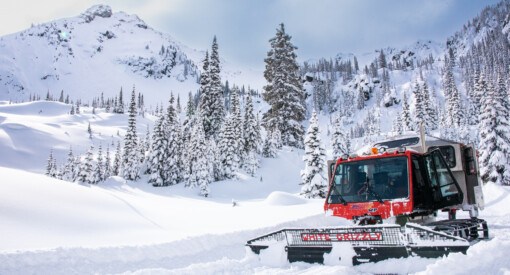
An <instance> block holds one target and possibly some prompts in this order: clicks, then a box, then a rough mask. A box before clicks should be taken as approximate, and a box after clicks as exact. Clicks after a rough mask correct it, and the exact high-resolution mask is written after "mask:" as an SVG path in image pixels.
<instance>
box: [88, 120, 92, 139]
mask: <svg viewBox="0 0 510 275" xmlns="http://www.w3.org/2000/svg"><path fill="white" fill-rule="evenodd" d="M87 133H89V138H90V139H92V128H91V127H90V122H89V126H88V127H87Z"/></svg>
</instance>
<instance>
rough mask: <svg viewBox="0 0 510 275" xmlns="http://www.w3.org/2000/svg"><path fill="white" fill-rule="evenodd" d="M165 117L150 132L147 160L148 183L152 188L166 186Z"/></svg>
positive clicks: (166, 145)
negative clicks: (150, 140) (150, 139)
mask: <svg viewBox="0 0 510 275" xmlns="http://www.w3.org/2000/svg"><path fill="white" fill-rule="evenodd" d="M164 122H165V117H164V116H163V115H161V117H160V118H159V119H158V120H157V121H156V123H155V124H154V130H153V131H152V142H151V150H150V154H149V159H148V170H149V175H150V178H149V183H152V185H153V186H165V185H168V180H167V178H166V177H167V173H166V172H165V164H166V161H167V160H168V141H167V139H166V134H165V130H164V127H163V125H164Z"/></svg>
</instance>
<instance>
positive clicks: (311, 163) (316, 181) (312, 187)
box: [301, 111, 328, 198]
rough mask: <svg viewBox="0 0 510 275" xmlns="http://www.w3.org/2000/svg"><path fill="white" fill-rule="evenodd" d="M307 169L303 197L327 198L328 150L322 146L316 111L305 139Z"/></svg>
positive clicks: (303, 179)
mask: <svg viewBox="0 0 510 275" xmlns="http://www.w3.org/2000/svg"><path fill="white" fill-rule="evenodd" d="M303 160H304V161H305V169H304V170H301V179H302V183H301V184H302V185H303V187H302V188H301V195H304V196H305V197H306V198H318V197H320V198H325V197H326V193H327V187H328V184H327V180H326V177H325V174H326V150H325V149H324V145H323V144H322V141H321V138H320V130H319V120H318V118H317V113H316V112H315V111H314V112H313V114H312V117H311V118H310V126H309V127H308V130H307V131H306V137H305V155H304V157H303Z"/></svg>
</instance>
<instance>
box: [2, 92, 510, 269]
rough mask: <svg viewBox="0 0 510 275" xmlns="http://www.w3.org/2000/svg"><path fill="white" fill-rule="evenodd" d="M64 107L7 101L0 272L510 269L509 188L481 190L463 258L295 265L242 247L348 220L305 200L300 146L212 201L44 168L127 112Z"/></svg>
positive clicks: (106, 137)
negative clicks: (477, 234)
mask: <svg viewBox="0 0 510 275" xmlns="http://www.w3.org/2000/svg"><path fill="white" fill-rule="evenodd" d="M69 107H70V106H69V105H65V104H60V103H55V102H33V103H24V104H7V103H4V104H0V133H1V134H0V139H1V143H0V146H1V152H2V156H1V157H0V179H1V180H0V181H1V184H0V220H1V223H0V236H2V239H1V241H0V274H31V273H38V274H70V273H79V274H83V273H99V274H103V273H125V274H154V273H156V274H183V273H185V274H217V273H229V274H232V273H235V274H238V273H248V274H251V273H257V274H282V273H285V274H287V273H291V274H292V273H299V274H317V273H321V274H353V273H422V274H437V273H443V274H467V273H473V274H481V273H483V274H503V273H505V272H509V270H510V264H509V262H508V261H507V258H506V257H505V256H506V251H508V249H510V229H509V227H508V224H510V209H508V207H506V206H507V205H508V204H509V203H510V197H509V194H510V190H509V188H508V187H502V186H496V185H491V184H489V185H487V186H484V188H483V189H484V192H485V199H486V209H485V210H484V211H482V212H481V218H484V219H486V220H487V221H488V223H489V229H490V236H491V239H490V240H487V241H482V242H480V243H478V244H476V245H474V246H473V247H471V248H470V249H469V250H468V252H467V255H462V254H452V255H449V256H448V257H445V258H443V259H422V258H416V257H411V258H407V259H391V260H386V261H382V262H379V263H368V264H364V265H361V266H354V267H353V266H350V265H349V264H348V263H345V262H344V261H343V260H342V258H344V259H345V258H347V257H348V255H347V254H348V251H349V250H345V249H334V250H333V252H332V253H331V254H330V255H329V256H327V257H326V258H327V260H326V263H325V265H311V264H305V263H292V264H290V263H288V262H287V261H286V260H285V258H282V254H281V253H282V250H283V248H282V247H280V249H278V247H273V248H272V250H268V251H265V252H264V253H263V254H262V255H260V256H257V255H254V254H253V253H252V252H249V253H247V252H246V251H247V248H246V247H245V243H246V241H247V240H250V239H253V238H255V237H257V236H260V235H263V234H267V233H269V232H273V231H277V230H279V229H281V228H302V227H304V228H310V227H312V228H313V227H319V226H323V227H327V226H335V225H337V226H338V225H348V224H351V222H350V221H347V220H344V219H339V218H336V217H329V216H326V215H324V213H323V207H322V204H323V201H322V200H320V199H316V200H308V199H304V198H302V197H299V196H298V194H299V191H300V189H301V186H300V185H299V182H300V178H299V171H300V170H301V169H302V165H303V164H302V157H303V151H301V150H296V149H291V148H286V147H284V148H283V150H281V151H279V153H278V154H279V156H278V158H275V159H262V167H261V169H260V170H259V171H258V173H257V174H256V176H255V177H250V176H248V175H246V174H242V173H240V174H238V180H229V181H222V182H216V183H213V184H211V185H210V189H211V191H210V193H211V196H210V197H209V198H203V197H201V196H198V192H199V190H197V189H187V188H184V187H183V186H182V185H176V186H171V187H165V188H155V187H152V186H151V185H149V184H147V178H146V177H143V178H142V179H140V180H139V181H137V182H126V181H125V180H123V179H121V178H118V177H111V178H109V179H108V180H107V181H105V182H102V183H100V184H98V185H80V184H77V183H70V182H64V181H60V180H56V179H53V178H49V177H46V176H44V175H41V171H42V170H43V169H44V166H45V160H46V158H47V157H48V154H49V150H50V148H52V147H53V148H54V152H55V153H56V154H55V155H56V158H57V160H58V161H59V162H62V161H64V160H65V153H66V152H67V150H68V146H69V145H72V146H73V150H74V152H75V153H78V154H81V153H84V151H85V149H86V148H87V147H88V146H89V144H91V143H96V144H97V143H101V142H103V144H110V143H111V142H112V141H114V142H115V143H116V141H117V140H119V139H120V137H119V136H117V131H119V132H121V133H123V131H124V129H125V124H126V121H127V116H126V115H112V114H108V113H103V112H101V111H100V110H98V113H97V114H95V115H94V114H92V113H91V110H90V109H87V108H84V110H83V111H84V113H83V114H81V115H75V116H70V115H67V114H66V113H67V112H68V109H69ZM40 111H42V112H41V113H40ZM41 114H45V115H41ZM89 121H93V122H95V123H91V124H92V128H93V129H95V134H94V137H93V139H92V140H90V139H89V138H88V136H87V134H86V126H87V124H88V122H89ZM152 121H153V118H150V116H149V117H147V116H146V118H141V117H139V118H138V123H140V125H152ZM144 128H145V126H139V129H143V131H145V130H144ZM99 132H101V134H99ZM56 144H58V145H59V146H55V145H56ZM27 170H30V171H34V172H37V173H33V172H29V171H27ZM233 201H235V202H236V203H235V205H234V204H233V203H232V202H233ZM459 215H460V216H462V215H465V216H467V214H466V213H461V214H459ZM443 218H444V217H443ZM338 259H340V263H339V262H338Z"/></svg>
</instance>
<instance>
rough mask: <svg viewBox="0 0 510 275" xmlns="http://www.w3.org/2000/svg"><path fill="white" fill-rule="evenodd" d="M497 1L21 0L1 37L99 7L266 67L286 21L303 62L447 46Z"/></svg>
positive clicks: (6, 13) (10, 5)
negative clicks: (422, 44)
mask: <svg viewBox="0 0 510 275" xmlns="http://www.w3.org/2000/svg"><path fill="white" fill-rule="evenodd" d="M497 2H499V1H497V0H146V1H142V0H103V1H97V0H74V1H73V0H67V1H61V0H44V1H43V0H14V1H3V3H2V8H1V10H0V22H1V24H0V35H5V34H9V33H13V32H18V31H21V30H23V29H26V28H29V27H30V25H31V24H32V23H34V24H37V23H44V22H48V21H51V20H54V19H60V18H64V17H73V16H76V15H78V14H80V13H82V12H83V11H85V10H86V9H87V8H88V7H90V6H92V5H94V4H99V3H102V4H107V5H109V6H111V7H112V10H113V12H117V11H125V12H127V13H129V14H137V15H138V16H139V17H140V18H141V19H143V20H144V21H145V22H146V23H147V24H148V25H150V26H151V27H153V28H155V29H156V30H159V31H162V32H164V33H168V34H170V35H172V36H173V37H174V38H176V39H177V40H179V41H181V42H183V43H184V44H186V45H188V46H190V47H191V48H195V49H198V50H207V49H209V48H210V45H211V42H212V38H213V36H214V35H216V36H217V39H218V44H219V50H220V56H221V57H222V58H225V59H226V60H228V61H229V62H231V63H233V64H240V65H246V66H250V67H253V68H257V69H260V68H263V59H264V58H265V56H266V53H267V51H268V49H269V43H268V40H269V39H270V38H271V37H273V36H274V34H275V30H276V28H277V26H278V24H279V23H281V22H283V23H284V24H285V26H286V30H287V32H288V33H289V34H290V35H291V36H292V41H293V43H294V45H296V46H297V47H298V48H299V49H298V50H297V54H298V58H299V60H300V61H304V60H307V59H310V58H318V57H327V58H329V57H334V56H335V55H336V54H337V53H340V52H342V53H356V54H361V53H365V52H369V51H372V50H375V49H379V48H382V47H386V46H404V45H409V44H412V43H413V42H415V41H416V40H418V39H432V40H436V41H438V42H445V41H446V38H447V37H448V36H450V35H452V34H454V33H455V31H457V30H460V28H461V27H462V26H463V25H464V24H465V23H467V22H468V20H470V19H471V18H473V17H474V16H476V15H478V14H479V13H480V11H481V10H482V9H483V8H484V7H485V6H487V5H492V4H495V3H497Z"/></svg>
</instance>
